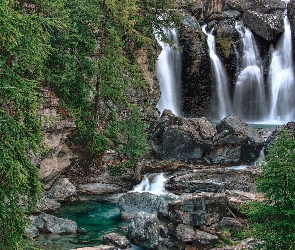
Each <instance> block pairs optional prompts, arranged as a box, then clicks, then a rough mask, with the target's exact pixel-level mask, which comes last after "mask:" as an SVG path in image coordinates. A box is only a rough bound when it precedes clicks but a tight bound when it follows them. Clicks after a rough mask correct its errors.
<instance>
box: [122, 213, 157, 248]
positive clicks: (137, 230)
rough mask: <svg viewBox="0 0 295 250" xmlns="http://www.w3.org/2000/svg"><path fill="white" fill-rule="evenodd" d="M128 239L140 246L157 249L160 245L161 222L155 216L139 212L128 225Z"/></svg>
mask: <svg viewBox="0 0 295 250" xmlns="http://www.w3.org/2000/svg"><path fill="white" fill-rule="evenodd" d="M127 236H128V238H129V239H130V240H131V241H132V242H133V243H135V244H136V245H138V246H141V247H145V248H147V249H155V248H157V246H158V244H159V220H158V218H157V217H156V216H155V215H154V214H149V213H146V212H138V213H136V214H135V216H134V217H133V219H132V220H131V222H130V224H129V225H128V234H127Z"/></svg>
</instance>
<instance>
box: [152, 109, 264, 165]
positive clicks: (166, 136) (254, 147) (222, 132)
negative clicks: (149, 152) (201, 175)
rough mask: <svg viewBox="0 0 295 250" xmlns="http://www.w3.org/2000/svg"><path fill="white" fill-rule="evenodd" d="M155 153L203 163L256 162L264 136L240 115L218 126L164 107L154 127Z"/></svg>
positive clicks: (173, 158)
mask: <svg viewBox="0 0 295 250" xmlns="http://www.w3.org/2000/svg"><path fill="white" fill-rule="evenodd" d="M151 143H152V147H153V151H154V153H155V155H156V156H157V157H158V158H160V159H162V160H164V159H168V160H182V161H187V162H192V163H199V164H204V165H209V164H210V165H211V164H223V165H230V164H234V165H238V164H247V163H252V162H254V161H255V160H256V159H257V158H258V156H259V154H260V151H261V149H262V147H263V145H264V138H263V137H262V136H261V135H260V134H259V133H258V131H257V130H255V129H254V128H252V127H251V126H249V125H248V124H247V123H246V122H244V121H243V120H242V119H241V118H240V117H238V116H236V115H230V116H228V117H226V118H224V119H223V120H222V121H221V122H220V123H219V124H217V125H216V129H215V127H214V126H213V125H212V124H211V123H210V122H209V121H208V120H207V119H206V118H204V117H203V118H183V117H176V116H174V115H173V114H172V112H171V111H168V110H165V111H164V112H163V114H162V116H161V117H160V119H159V121H158V123H157V124H156V125H155V127H154V128H153V129H152V132H151Z"/></svg>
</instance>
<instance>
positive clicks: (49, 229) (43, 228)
mask: <svg viewBox="0 0 295 250" xmlns="http://www.w3.org/2000/svg"><path fill="white" fill-rule="evenodd" d="M32 225H33V226H34V227H36V228H37V229H38V230H39V232H45V233H52V234H75V233H76V231H77V224H76V222H75V221H72V220H67V219H62V218H58V217H56V216H53V215H49V214H45V213H42V214H40V215H39V216H35V217H34V219H33V220H32Z"/></svg>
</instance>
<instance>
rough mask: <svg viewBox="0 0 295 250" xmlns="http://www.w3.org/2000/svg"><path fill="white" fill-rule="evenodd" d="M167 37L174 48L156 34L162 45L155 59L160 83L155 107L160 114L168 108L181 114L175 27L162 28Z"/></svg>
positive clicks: (179, 66) (179, 62) (178, 55)
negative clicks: (159, 96) (158, 97)
mask: <svg viewBox="0 0 295 250" xmlns="http://www.w3.org/2000/svg"><path fill="white" fill-rule="evenodd" d="M163 30H164V32H165V34H166V35H167V37H168V39H169V40H171V41H173V42H174V46H175V47H176V49H175V48H172V47H171V46H170V45H169V44H166V43H164V42H162V41H160V39H159V38H158V37H157V36H156V39H157V41H158V43H159V44H160V45H161V47H162V49H163V50H162V52H161V54H160V55H159V57H158V60H157V68H156V77H157V79H158V80H159V83H160V90H161V98H160V100H159V102H158V104H157V108H158V110H159V111H160V113H161V114H162V112H163V111H164V109H170V110H171V111H172V113H173V114H174V115H176V116H179V115H181V113H182V110H181V94H180V93H181V51H180V50H179V49H178V48H179V43H178V32H177V30H176V29H172V30H169V29H163Z"/></svg>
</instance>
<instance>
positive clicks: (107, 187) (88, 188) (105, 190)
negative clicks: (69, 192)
mask: <svg viewBox="0 0 295 250" xmlns="http://www.w3.org/2000/svg"><path fill="white" fill-rule="evenodd" d="M77 190H78V192H79V193H81V194H115V193H121V192H123V191H124V190H123V189H122V187H119V186H117V185H114V184H105V183H87V184H81V185H79V186H78V187H77Z"/></svg>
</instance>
